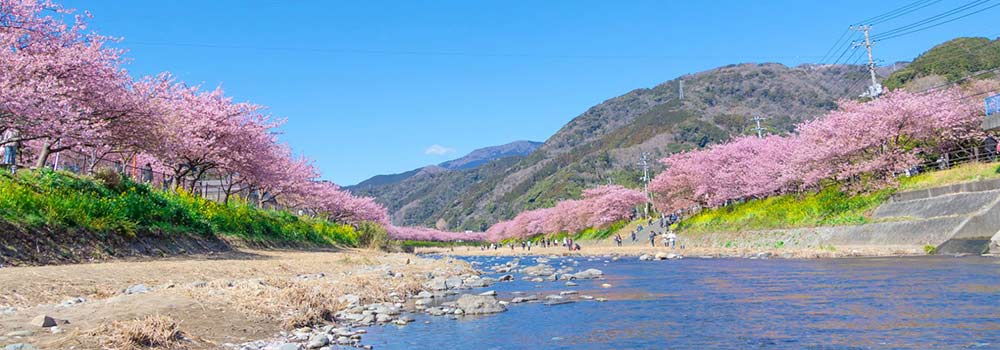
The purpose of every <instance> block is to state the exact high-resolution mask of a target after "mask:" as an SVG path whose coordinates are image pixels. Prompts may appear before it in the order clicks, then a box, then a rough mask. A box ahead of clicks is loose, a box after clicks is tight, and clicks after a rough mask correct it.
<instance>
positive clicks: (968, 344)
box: [365, 257, 1000, 350]
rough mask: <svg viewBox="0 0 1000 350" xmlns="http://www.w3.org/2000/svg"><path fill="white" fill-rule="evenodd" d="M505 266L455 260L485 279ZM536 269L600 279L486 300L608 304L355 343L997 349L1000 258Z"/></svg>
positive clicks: (442, 321)
mask: <svg viewBox="0 0 1000 350" xmlns="http://www.w3.org/2000/svg"><path fill="white" fill-rule="evenodd" d="M509 259H510V258H467V259H466V260H469V261H472V262H474V263H476V264H478V266H479V267H481V268H487V267H490V266H492V265H495V264H497V263H503V262H506V261H508V260H509ZM530 264H534V262H533V261H532V259H530V258H522V259H521V265H522V266H524V265H530ZM548 264H549V265H553V266H557V267H558V266H559V265H560V264H562V265H564V266H573V267H574V268H575V269H577V270H583V269H586V268H597V269H600V270H602V271H604V278H603V279H599V280H583V281H575V282H578V283H579V286H576V287H567V286H565V285H564V283H565V282H564V281H559V282H540V283H534V282H528V281H524V280H521V275H519V274H515V276H516V277H517V280H516V281H515V282H508V283H498V284H496V285H494V286H492V287H491V288H488V289H492V290H496V291H497V292H499V296H500V298H501V299H507V300H509V298H510V297H512V296H514V294H512V293H513V292H527V293H528V294H537V295H539V296H540V297H544V296H545V295H548V294H558V293H559V292H560V291H566V290H576V291H578V292H579V293H580V295H590V296H594V297H603V298H607V299H608V301H607V302H597V301H585V300H580V301H579V302H576V303H572V304H564V305H553V306H548V305H544V304H542V303H529V304H512V305H509V307H508V311H507V312H504V313H500V314H495V315H490V316H479V317H461V318H448V317H430V316H416V318H417V322H414V323H411V324H409V325H406V326H394V325H390V326H384V327H373V328H372V329H370V330H369V335H367V336H365V343H366V344H371V345H374V346H375V349H378V350H384V349H435V350H445V349H476V350H488V349H1000V259H993V258H981V257H966V258H951V257H918V258H858V259H830V260H785V259H761V260H750V259H683V260H671V261H649V262H641V261H638V260H637V259H635V258H622V259H621V260H619V261H612V260H609V259H605V258H595V259H592V260H588V258H580V257H575V258H560V259H552V261H551V262H549V263H548ZM493 276H495V275H493ZM604 283H607V284H611V285H612V287H610V288H602V287H601V285H602V284H604ZM467 292H470V293H471V292H481V290H476V291H467Z"/></svg>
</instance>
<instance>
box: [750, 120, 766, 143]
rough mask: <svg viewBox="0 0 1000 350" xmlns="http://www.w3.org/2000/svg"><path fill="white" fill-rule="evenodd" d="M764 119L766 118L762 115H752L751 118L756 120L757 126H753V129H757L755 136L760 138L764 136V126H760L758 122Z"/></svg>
mask: <svg viewBox="0 0 1000 350" xmlns="http://www.w3.org/2000/svg"><path fill="white" fill-rule="evenodd" d="M766 119H767V118H763V117H760V116H754V117H753V119H752V120H753V121H755V122H757V126H755V127H754V128H753V130H755V131H757V138H761V139H762V138H764V130H765V129H764V127H762V126H760V122H761V121H764V120H766Z"/></svg>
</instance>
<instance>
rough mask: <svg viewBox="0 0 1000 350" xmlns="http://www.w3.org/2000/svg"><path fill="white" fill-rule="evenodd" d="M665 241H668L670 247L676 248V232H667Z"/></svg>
mask: <svg viewBox="0 0 1000 350" xmlns="http://www.w3.org/2000/svg"><path fill="white" fill-rule="evenodd" d="M667 241H669V242H670V249H674V248H676V247H677V234H676V233H674V232H673V231H670V232H669V233H667Z"/></svg>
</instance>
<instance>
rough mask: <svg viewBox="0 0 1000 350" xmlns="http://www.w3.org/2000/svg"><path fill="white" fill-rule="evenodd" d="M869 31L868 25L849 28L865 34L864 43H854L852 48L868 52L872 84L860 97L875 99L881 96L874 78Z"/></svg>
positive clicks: (873, 59)
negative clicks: (863, 48)
mask: <svg viewBox="0 0 1000 350" xmlns="http://www.w3.org/2000/svg"><path fill="white" fill-rule="evenodd" d="M871 29H872V26H870V25H859V26H851V30H855V31H859V32H864V33H865V41H864V42H855V43H854V44H853V45H854V47H860V46H864V47H865V49H866V50H868V73H869V74H870V75H871V78H872V84H871V85H870V86H868V91H867V92H865V93H864V94H862V95H861V96H862V97H871V98H876V97H878V96H879V95H882V84H879V83H878V79H877V78H876V77H875V57H874V56H872V39H871V36H870V35H869V32H870V31H871Z"/></svg>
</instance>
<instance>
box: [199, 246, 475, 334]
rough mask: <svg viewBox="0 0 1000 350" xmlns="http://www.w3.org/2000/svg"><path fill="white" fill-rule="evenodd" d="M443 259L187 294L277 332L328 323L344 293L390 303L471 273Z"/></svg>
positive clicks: (363, 260)
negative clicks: (437, 280)
mask: <svg viewBox="0 0 1000 350" xmlns="http://www.w3.org/2000/svg"><path fill="white" fill-rule="evenodd" d="M407 260H409V259H407ZM447 260H448V261H429V260H425V261H423V264H419V265H409V264H405V265H394V266H392V268H391V269H388V268H367V269H366V268H359V269H357V270H354V271H351V272H349V273H347V272H342V273H336V274H327V275H324V276H322V277H316V276H311V277H310V278H266V279H250V280H241V281H236V282H229V281H224V280H223V281H213V282H209V283H208V285H209V288H192V289H191V290H190V292H191V293H192V297H194V298H196V299H199V300H208V299H212V300H216V301H219V302H225V303H228V304H229V305H231V306H233V307H234V308H235V309H237V310H240V311H241V312H242V313H244V314H245V315H247V316H248V317H252V318H255V319H259V320H270V321H277V322H278V323H279V324H280V325H281V327H282V328H284V329H293V328H298V327H307V326H313V325H316V324H322V323H326V322H331V321H333V316H334V314H336V313H337V312H339V311H341V310H343V309H344V308H346V307H347V305H346V303H345V302H342V301H341V300H340V299H341V297H343V296H345V295H348V294H353V295H356V296H358V297H359V298H360V300H361V302H362V303H375V302H389V301H393V298H391V297H390V295H391V294H393V293H397V294H400V295H406V294H410V293H416V292H418V291H420V290H422V289H423V288H422V285H423V283H424V281H425V280H426V276H427V274H428V273H429V272H432V271H433V272H436V273H444V274H447V275H451V274H468V273H473V272H474V271H473V270H472V269H471V267H469V266H468V265H467V264H461V263H454V262H453V261H452V260H451V259H447ZM339 263H341V264H343V265H347V266H353V265H354V264H355V263H360V264H363V265H362V266H365V265H367V266H372V264H373V263H375V261H374V260H372V259H371V258H370V257H365V256H362V257H354V258H351V257H344V258H343V259H341V260H340V261H339ZM390 271H392V272H391V273H390Z"/></svg>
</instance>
